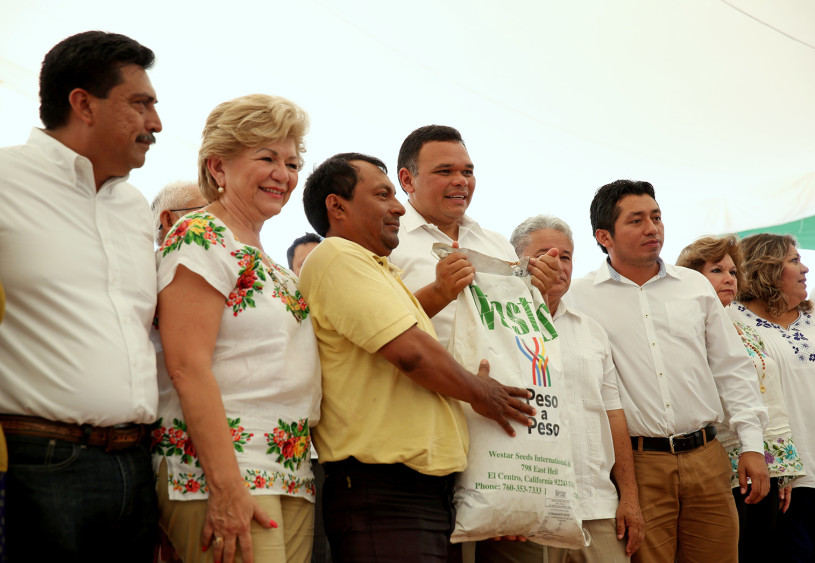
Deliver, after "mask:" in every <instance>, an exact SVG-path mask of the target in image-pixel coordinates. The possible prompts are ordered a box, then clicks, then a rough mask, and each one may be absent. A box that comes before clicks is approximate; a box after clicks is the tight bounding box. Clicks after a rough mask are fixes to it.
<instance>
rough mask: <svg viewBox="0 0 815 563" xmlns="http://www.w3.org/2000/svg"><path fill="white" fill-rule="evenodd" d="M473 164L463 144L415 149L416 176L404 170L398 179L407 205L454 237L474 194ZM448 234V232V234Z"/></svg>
mask: <svg viewBox="0 0 815 563" xmlns="http://www.w3.org/2000/svg"><path fill="white" fill-rule="evenodd" d="M473 169H474V167H473V162H472V161H471V160H470V155H469V154H468V153H467V149H466V148H464V145H462V144H461V143H459V142H457V141H431V142H429V143H425V144H424V145H423V146H422V148H421V149H420V150H419V156H418V158H417V159H416V170H417V172H416V174H412V173H411V172H410V171H409V170H408V169H407V168H402V169H401V170H400V171H399V180H400V181H401V183H402V187H403V188H404V190H405V191H406V192H407V193H408V197H409V198H410V203H411V205H413V208H414V209H416V211H418V212H419V214H420V215H421V216H422V217H424V218H425V219H426V220H427V221H428V222H429V223H433V224H434V225H436V226H437V227H439V229H441V230H442V232H444V233H446V234H447V235H448V236H451V235H450V233H451V232H453V233H455V235H456V236H455V237H453V236H451V238H453V239H454V240H455V239H456V238H458V224H459V221H461V218H462V217H463V216H464V213H465V212H466V211H467V207H468V206H469V205H470V200H471V199H472V197H473V192H474V191H475V175H474V173H473ZM448 231H449V232H448Z"/></svg>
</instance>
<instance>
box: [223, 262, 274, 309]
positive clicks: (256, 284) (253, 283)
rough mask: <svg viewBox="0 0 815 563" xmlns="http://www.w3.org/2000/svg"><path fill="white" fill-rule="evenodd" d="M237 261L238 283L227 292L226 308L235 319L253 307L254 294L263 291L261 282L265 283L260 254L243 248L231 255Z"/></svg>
mask: <svg viewBox="0 0 815 563" xmlns="http://www.w3.org/2000/svg"><path fill="white" fill-rule="evenodd" d="M231 254H232V256H234V257H235V258H237V259H238V266H240V271H238V281H237V283H236V284H235V287H234V289H232V291H231V292H229V297H228V298H227V300H226V306H227V307H232V314H233V315H235V316H236V317H237V316H238V313H240V312H242V311H244V310H245V309H246V308H247V307H252V308H254V307H255V300H254V296H255V292H256V291H257V292H258V293H261V292H262V291H263V282H265V281H266V274H265V273H264V271H263V263H262V262H261V259H260V253H259V252H258V251H257V250H255V249H254V248H252V247H250V246H244V247H243V248H241V249H240V250H235V251H234V252H232V253H231Z"/></svg>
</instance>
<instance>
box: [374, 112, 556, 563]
mask: <svg viewBox="0 0 815 563" xmlns="http://www.w3.org/2000/svg"><path fill="white" fill-rule="evenodd" d="M397 167H398V168H399V171H398V174H399V183H400V184H401V186H402V189H403V190H404V191H405V192H406V193H407V194H408V205H406V206H405V214H404V216H403V217H402V220H401V223H400V227H399V241H400V244H399V247H398V248H396V249H394V251H393V253H392V254H391V257H390V258H391V262H392V263H393V264H395V265H396V266H398V267H399V268H401V269H402V272H403V273H402V280H403V281H404V283H405V285H406V286H407V288H408V289H410V290H411V291H412V292H413V293H414V294H415V295H416V299H418V300H419V303H421V305H422V308H423V309H424V310H425V312H426V313H427V315H428V316H429V317H431V319H432V321H433V327H434V328H435V329H436V334H437V335H438V338H439V342H440V343H441V345H442V346H445V347H447V345H448V341H449V338H450V333H451V329H452V326H453V320H454V316H455V311H456V304H455V300H456V296H457V295H458V294H459V292H460V291H461V290H463V289H464V288H466V287H467V286H468V285H469V284H470V283H471V282H472V281H473V279H474V273H475V270H474V268H473V266H472V264H471V263H470V261H469V260H468V259H467V258H466V256H465V255H464V254H462V253H459V252H455V253H453V254H450V255H449V256H447V257H446V258H444V259H442V260H437V259H436V257H435V256H434V255H433V253H432V252H431V249H432V247H433V244H434V243H437V242H441V243H445V244H449V245H451V246H457V247H459V248H467V249H470V250H475V251H477V252H480V253H481V254H485V255H487V256H492V257H494V258H500V259H501V260H506V261H508V262H514V261H516V260H517V257H516V256H515V251H514V250H513V248H512V245H511V244H509V241H507V239H506V238H505V237H503V236H502V235H500V234H498V233H496V232H493V231H489V230H487V229H482V228H481V226H480V225H479V224H478V223H477V222H476V221H474V220H473V219H471V218H470V217H468V216H467V215H466V211H467V208H468V207H469V205H470V202H471V201H472V197H473V193H474V191H475V184H476V182H475V167H474V165H473V162H472V160H471V159H470V156H469V153H468V152H467V148H466V146H465V145H464V141H463V139H462V137H461V134H460V133H459V132H458V130H456V129H454V128H453V127H448V126H444V125H426V126H424V127H420V128H418V129H416V130H415V131H413V132H412V133H410V135H408V136H407V137H406V138H405V140H404V141H403V142H402V146H401V148H400V149H399V157H398V160H397ZM528 269H529V272H530V273H531V274H532V283H533V284H534V285H535V287H537V288H538V289H539V290H540V292H541V293H542V294H543V297H544V298H546V294H547V292H548V290H549V288H550V287H551V286H552V285H553V284H554V283H555V282H556V280H557V278H558V276H559V271H560V263H559V261H558V259H557V258H556V257H553V256H549V255H546V256H542V257H535V258H533V259H531V260H530V262H529V267H528ZM542 560H543V546H541V545H540V544H533V543H522V542H509V541H501V542H491V541H482V542H479V544H478V547H477V549H476V561H477V562H483V563H501V562H507V563H514V562H530V563H532V562H534V563H539V562H541V561H542Z"/></svg>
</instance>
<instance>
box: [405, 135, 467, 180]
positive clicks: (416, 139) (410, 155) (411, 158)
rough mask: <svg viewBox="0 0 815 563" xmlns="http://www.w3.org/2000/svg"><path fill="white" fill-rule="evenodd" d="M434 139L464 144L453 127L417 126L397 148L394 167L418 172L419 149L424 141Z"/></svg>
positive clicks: (413, 172) (429, 141) (427, 141)
mask: <svg viewBox="0 0 815 563" xmlns="http://www.w3.org/2000/svg"><path fill="white" fill-rule="evenodd" d="M434 141H442V142H457V143H461V144H462V145H464V140H463V139H462V138H461V133H459V132H458V130H457V129H454V128H453V127H448V126H447V125H425V126H424V127H419V128H418V129H416V130H415V131H413V132H412V133H411V134H410V135H408V136H407V137H405V140H404V141H402V146H401V147H400V148H399V158H398V159H397V160H396V169H397V170H401V169H402V168H407V169H408V170H409V171H410V173H411V174H418V173H419V168H418V164H417V162H418V160H419V151H420V150H422V147H423V146H424V145H425V144H426V143H432V142H434ZM464 146H466V145H464Z"/></svg>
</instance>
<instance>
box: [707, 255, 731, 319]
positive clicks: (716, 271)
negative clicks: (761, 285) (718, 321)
mask: <svg viewBox="0 0 815 563" xmlns="http://www.w3.org/2000/svg"><path fill="white" fill-rule="evenodd" d="M737 273H738V272H737V270H736V264H734V263H733V258H731V257H730V255H729V254H725V255H724V257H723V258H722V259H721V260H719V261H718V262H705V265H704V266H702V274H704V276H705V277H706V278H707V279H708V281H710V283H711V285H713V290H714V291H715V292H716V295H718V296H719V301H721V302H722V305H724V306H725V307H727V306H728V305H730V304H731V303H732V302H733V299H735V298H736V293H737V292H738V290H739V288H738V282H737V278H736V275H737Z"/></svg>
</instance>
